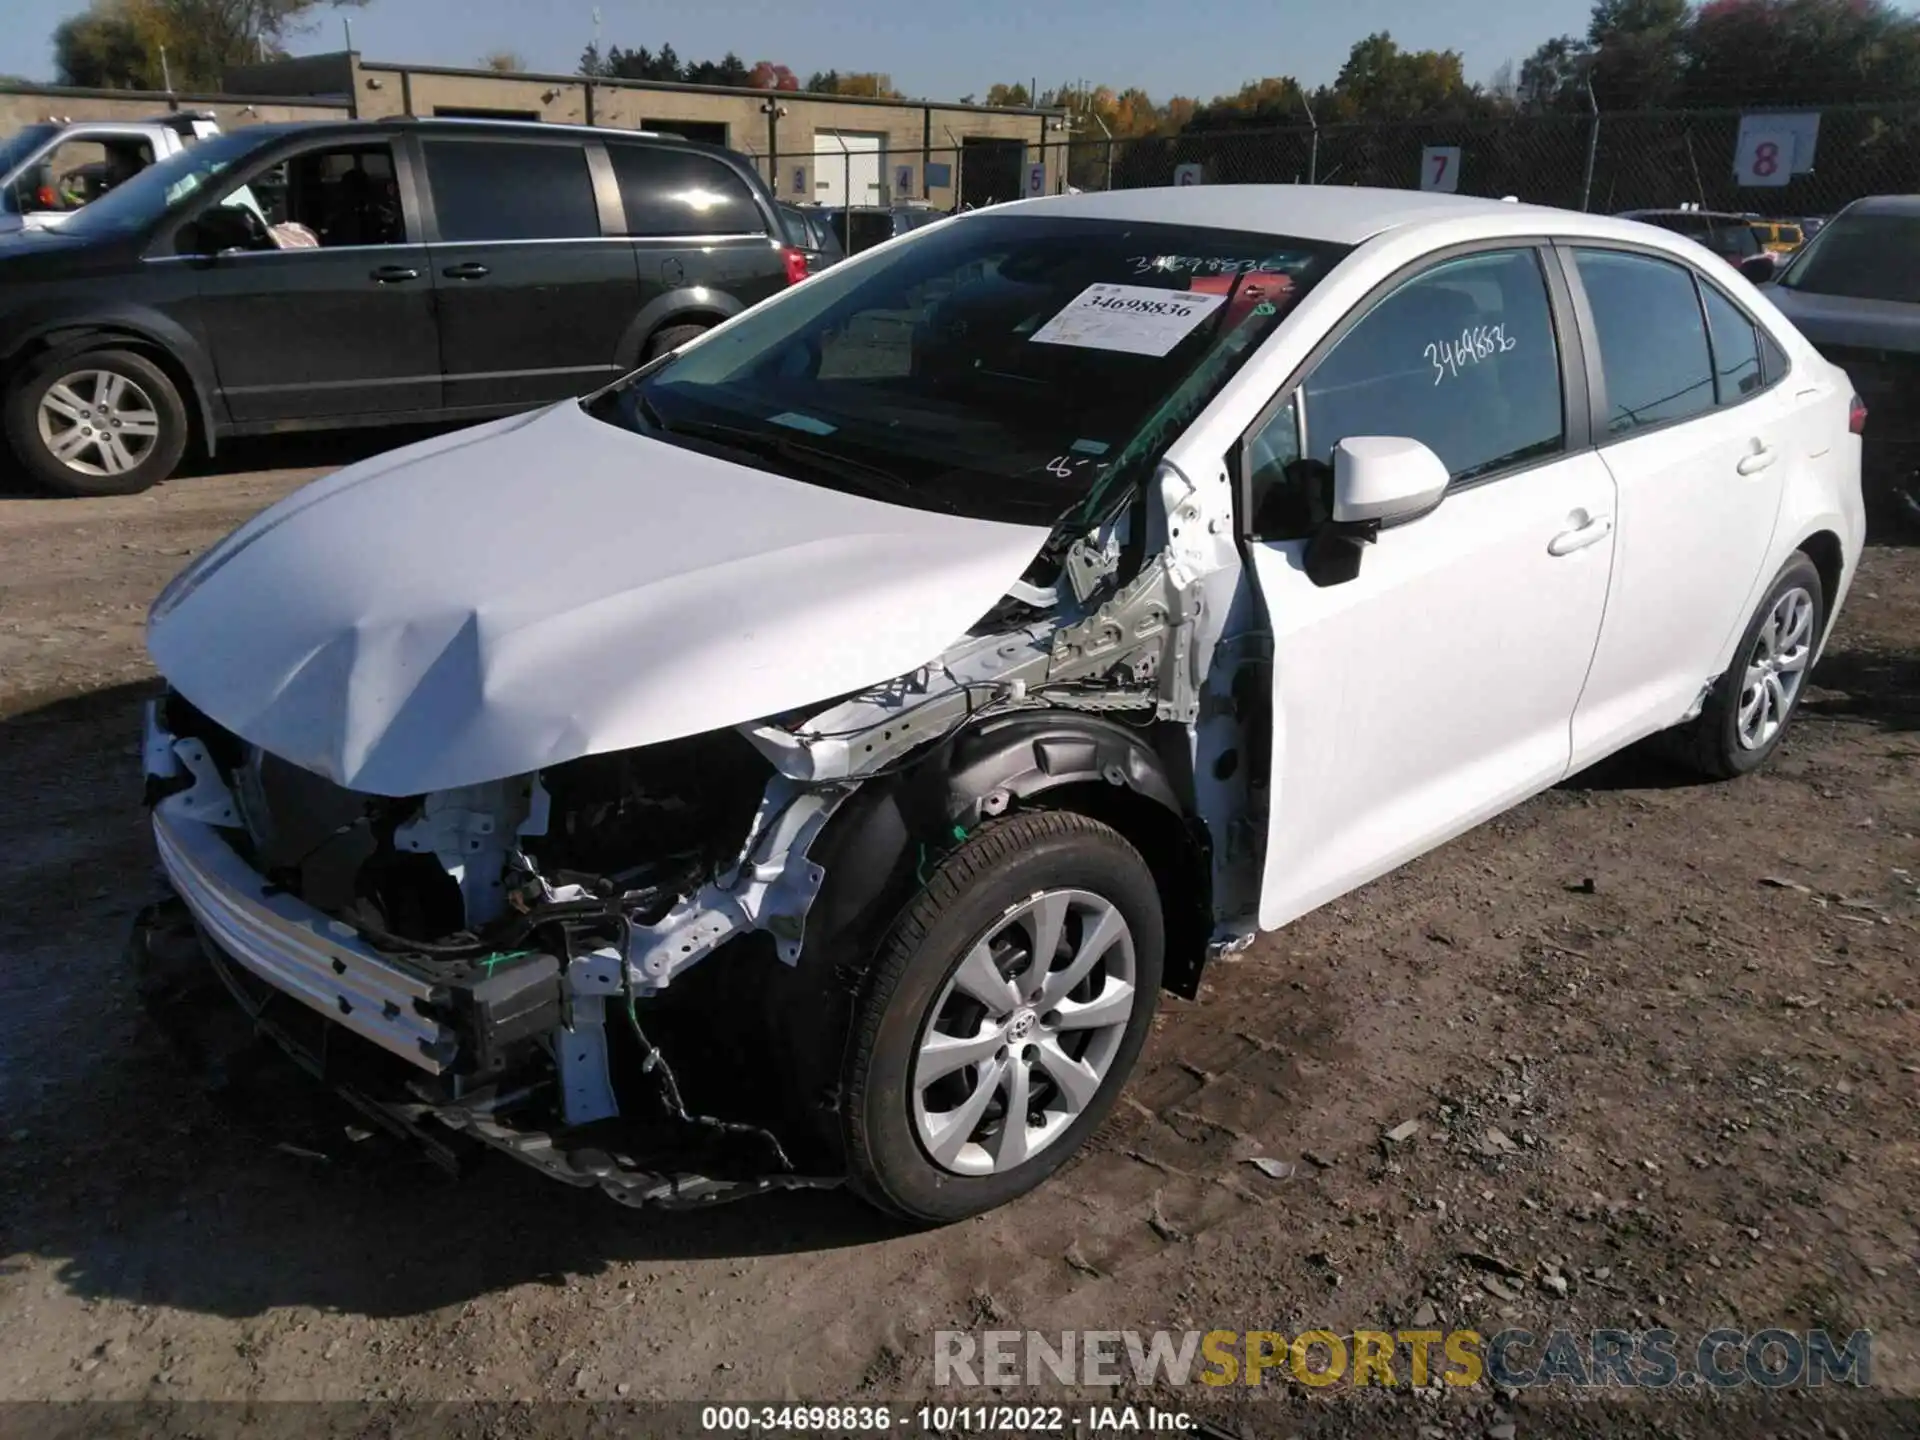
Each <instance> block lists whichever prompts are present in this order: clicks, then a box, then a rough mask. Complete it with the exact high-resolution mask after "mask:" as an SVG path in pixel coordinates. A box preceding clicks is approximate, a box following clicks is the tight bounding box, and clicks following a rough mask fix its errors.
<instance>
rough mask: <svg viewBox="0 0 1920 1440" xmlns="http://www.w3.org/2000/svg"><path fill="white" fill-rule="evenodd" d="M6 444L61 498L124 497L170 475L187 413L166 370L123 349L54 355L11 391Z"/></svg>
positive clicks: (183, 438) (177, 457) (184, 432)
mask: <svg viewBox="0 0 1920 1440" xmlns="http://www.w3.org/2000/svg"><path fill="white" fill-rule="evenodd" d="M6 432H7V443H8V444H9V445H11V446H12V448H13V453H14V454H15V455H16V456H17V457H19V460H20V463H21V465H22V466H24V467H25V468H26V470H27V472H28V473H29V474H30V475H32V476H33V478H34V479H36V480H38V481H39V482H40V483H41V484H42V485H43V486H45V487H46V488H47V489H49V490H52V491H54V492H56V493H58V494H61V495H131V494H133V493H135V492H136V491H139V490H145V489H148V488H149V487H151V486H153V485H156V484H158V483H159V482H160V481H162V480H164V479H166V478H167V476H169V475H171V474H172V473H173V468H174V466H176V465H178V464H179V463H180V455H181V453H182V452H183V451H184V450H185V449H186V446H187V411H186V406H185V405H183V404H182V403H181V400H180V392H179V391H178V390H177V389H175V388H174V384H173V381H171V380H170V379H168V378H167V375H166V372H165V371H163V370H162V369H161V368H160V367H159V366H157V365H155V364H154V363H153V362H152V361H151V360H148V359H147V358H146V357H145V356H143V355H136V354H134V353H133V352H132V351H129V350H85V351H80V352H77V353H76V352H73V351H67V352H64V353H56V354H54V355H50V356H48V357H46V358H45V359H42V360H41V361H40V362H39V363H38V364H36V365H35V366H34V367H33V368H32V369H30V370H29V371H28V372H27V374H26V375H25V376H24V377H23V378H22V379H21V380H20V382H19V383H18V384H16V385H15V386H14V387H13V391H12V393H11V394H10V395H9V396H8V397H7V406H6Z"/></svg>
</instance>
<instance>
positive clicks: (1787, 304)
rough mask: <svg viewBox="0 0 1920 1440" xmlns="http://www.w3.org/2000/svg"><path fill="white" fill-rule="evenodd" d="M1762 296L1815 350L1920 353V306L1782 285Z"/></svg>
mask: <svg viewBox="0 0 1920 1440" xmlns="http://www.w3.org/2000/svg"><path fill="white" fill-rule="evenodd" d="M1762 293H1764V294H1765V295H1766V297H1767V298H1768V299H1769V300H1771V301H1772V302H1773V303H1774V304H1775V305H1777V306H1778V307H1779V308H1780V313H1781V314H1783V315H1785V316H1786V317H1787V319H1789V320H1791V321H1792V322H1793V324H1794V328H1795V329H1797V330H1799V332H1800V333H1801V334H1802V335H1804V336H1806V337H1807V339H1808V340H1810V341H1812V342H1813V344H1814V346H1815V347H1816V348H1817V347H1819V346H1822V345H1840V346H1846V347H1850V348H1852V349H1857V350H1906V351H1920V305H1908V304H1904V303H1902V302H1901V301H1898V300H1865V299H1860V298H1858V297H1855V296H1851V295H1816V294H1814V293H1812V292H1811V291H1807V290H1789V289H1787V288H1786V287H1785V286H1782V285H1769V286H1768V287H1767V288H1766V290H1765V291H1764V292H1762Z"/></svg>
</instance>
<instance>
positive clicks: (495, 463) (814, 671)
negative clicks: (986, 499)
mask: <svg viewBox="0 0 1920 1440" xmlns="http://www.w3.org/2000/svg"><path fill="white" fill-rule="evenodd" d="M1046 535H1047V532H1046V531H1045V530H1044V529H1041V528H1036V527H1031V526H1020V525H1001V524H994V523H991V522H987V521H981V520H969V519H962V518H959V517H956V516H952V515H943V514H934V513H931V512H927V511H920V510H914V509H908V508H905V507H902V506H897V505H889V504H883V503H881V502H879V501H875V500H869V499H864V498H861V497H859V496H853V495H845V494H840V493H838V492H836V491H832V490H825V489H821V488H819V487H817V486H812V485H807V484H803V483H801V482H799V481H795V480H788V479H784V478H782V477H780V476H777V475H771V474H767V473H765V472H763V471H759V470H755V469H751V468H749V467H745V466H740V465H735V464H731V463H729V462H727V461H723V460H719V459H715V458H713V457H711V456H707V455H701V454H697V453H694V452H692V451H688V450H683V449H679V448H677V447H675V446H672V445H667V444H663V443H661V442H659V441H655V440H650V439H647V438H645V437H643V436H639V435H635V434H632V433H630V432H628V431H626V430H622V429H619V428H617V427H615V426H613V425H609V424H606V423H604V422H602V421H599V420H595V419H593V418H592V417H590V416H588V415H587V414H586V413H585V412H583V411H582V410H581V409H580V407H579V406H578V405H577V404H574V403H572V402H568V403H565V404H561V405H558V406H555V407H553V408H551V409H549V410H545V411H541V412H538V413H536V414H533V415H530V416H520V417H516V418H514V419H511V420H504V421H495V422H493V423H491V424H487V425H483V426H480V427H478V428H476V429H472V430H466V431H462V432H459V433H457V434H454V435H450V436H442V437H440V438H438V439H434V440H429V441H427V442H425V443H423V444H419V445H414V446H409V447H408V448H406V449H403V450H397V451H394V452H393V453H392V454H389V455H384V456H381V457H380V458H378V459H375V460H370V461H368V462H366V463H364V464H361V465H357V466H352V467H349V468H348V469H345V470H342V471H339V472H337V473H335V474H333V475H330V476H328V477H326V478H324V479H322V480H319V481H316V482H315V483H314V484H312V485H309V486H307V487H305V488H304V489H302V490H299V491H296V492H295V493H294V494H292V495H290V496H288V497H287V498H286V499H285V500H283V501H281V502H280V503H279V504H278V505H275V506H273V507H272V508H271V509H269V510H266V511H264V512H262V513H261V514H260V515H258V516H256V517H255V518H254V519H253V520H251V521H250V522H248V523H247V524H246V525H244V526H242V527H241V528H240V529H239V530H236V531H235V532H234V533H233V534H232V535H230V536H228V537H227V539H225V540H224V541H222V542H221V543H220V544H218V545H216V546H215V547H214V548H213V549H212V550H211V551H209V552H208V553H207V554H206V555H205V556H203V557H201V558H200V559H199V560H198V561H196V562H195V563H194V564H193V565H191V566H189V567H188V568H187V569H186V570H185V571H183V572H182V573H181V574H180V576H179V577H178V578H177V579H175V580H174V581H173V583H172V584H171V585H169V586H168V587H167V589H166V591H164V592H163V593H162V594H161V596H160V598H159V600H157V601H156V602H155V604H154V607H153V612H152V614H151V615H150V617H149V619H148V626H147V645H148V649H149V650H150V651H151V652H152V654H153V658H154V662H155V663H156V664H157V665H158V666H159V668H160V671H161V673H162V674H164V675H165V676H166V677H167V679H168V681H169V682H170V683H171V684H172V685H173V686H174V687H175V688H176V689H177V690H179V691H180V693H181V694H182V695H184V696H185V697H186V698H187V699H188V700H190V701H191V702H192V703H193V704H194V705H196V706H198V707H199V708H200V709H201V710H202V711H204V712H205V713H206V714H207V715H209V716H211V717H212V718H213V719H214V720H216V721H217V722H219V723H220V724H221V725H223V726H225V727H226V728H227V729H229V730H231V731H233V732H234V733H235V734H237V735H239V736H241V737H242V738H243V739H246V740H248V741H251V742H252V743H254V744H256V745H259V746H260V747H262V748H263V749H265V750H267V751H269V752H271V753H273V754H275V755H278V756H280V757H282V758H283V759H286V760H289V761H291V762H293V763H294V764H296V765H300V766H303V767H305V768H306V769H309V770H312V771H315V772H317V773H319V774H321V775H324V776H326V777H327V778H328V779H330V780H333V781H334V782H335V783H337V784H340V785H344V786H346V787H348V788H350V789H353V790H358V791H364V792H369V793H373V794H379V795H416V794H423V793H426V792H428V791H433V790H444V789H449V788H452V787H454V786H458V785H469V784H477V783H480V782H482V781H486V780H494V779H499V778H502V777H504V776H508V775H515V774H522V773H525V772H527V771H531V770H536V769H539V768H542V767H544V766H549V765H555V764H559V763H561V762H563V761H566V760H572V759H576V758H578V757H580V756H582V755H589V754H595V753H599V752H603V751H609V750H622V749H628V748H631V747H634V746H639V745H651V744H656V743H659V742H661V741H665V740H671V739H675V738H678V737H680V736H684V735H694V734H699V733H701V732H703V731H707V730H713V729H718V728H720V727H722V726H726V725H735V724H740V723H742V722H745V721H750V720H755V719H758V718H761V717H763V716H766V715H771V714H776V713H779V712H781V711H784V710H789V709H793V708H796V707H800V706H804V705H808V704H812V703H815V702H818V701H823V700H828V699H831V698H833V697H834V696H837V695H840V694H844V693H845V692H847V691H850V690H856V689H859V688H862V687H864V686H867V685H872V684H876V683H878V682H880V681H883V680H887V679H891V678H892V677H894V676H896V675H899V674H902V673H904V672H906V671H910V670H912V669H914V668H916V667H918V666H919V665H922V664H924V663H926V662H927V661H928V660H931V659H932V658H933V657H935V656H936V655H938V654H939V653H940V651H941V650H943V649H944V648H946V646H947V645H949V644H951V643H952V642H953V641H954V640H955V639H957V638H958V637H959V636H960V635H961V634H962V633H964V632H965V630H966V628H967V627H968V626H969V625H971V624H972V623H973V622H974V621H976V620H977V619H979V617H980V616H981V615H982V614H984V613H985V612H986V611H987V610H988V609H989V608H990V607H991V606H992V605H993V604H994V603H995V602H996V601H997V600H998V599H999V597H1000V596H1001V595H1002V594H1003V593H1004V592H1005V590H1006V587H1007V586H1008V585H1010V584H1011V583H1013V582H1014V581H1016V580H1018V579H1019V578H1020V576H1021V574H1022V572H1023V571H1024V570H1025V569H1026V567H1027V565H1028V564H1029V563H1030V562H1031V561H1032V559H1033V557H1034V555H1035V554H1036V553H1037V552H1038V551H1039V548H1040V546H1041V545H1042V544H1043V543H1044V541H1045V540H1046Z"/></svg>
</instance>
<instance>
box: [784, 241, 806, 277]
mask: <svg viewBox="0 0 1920 1440" xmlns="http://www.w3.org/2000/svg"><path fill="white" fill-rule="evenodd" d="M780 258H781V259H782V260H784V261H785V262H786V265H787V284H789V285H798V284H799V283H800V282H801V281H802V280H804V279H806V278H807V252H806V251H804V250H796V249H794V247H793V246H791V245H782V246H781V247H780Z"/></svg>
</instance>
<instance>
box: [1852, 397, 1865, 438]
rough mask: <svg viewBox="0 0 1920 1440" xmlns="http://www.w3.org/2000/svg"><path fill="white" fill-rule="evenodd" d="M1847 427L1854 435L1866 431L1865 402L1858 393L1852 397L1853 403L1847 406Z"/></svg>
mask: <svg viewBox="0 0 1920 1440" xmlns="http://www.w3.org/2000/svg"><path fill="white" fill-rule="evenodd" d="M1847 429H1849V430H1851V431H1852V432H1853V433H1854V434H1856V435H1863V434H1865V433H1866V429H1867V402H1866V401H1864V400H1862V399H1861V398H1860V397H1859V396H1858V395H1856V396H1854V397H1853V404H1852V405H1851V406H1850V407H1848V410H1847Z"/></svg>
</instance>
